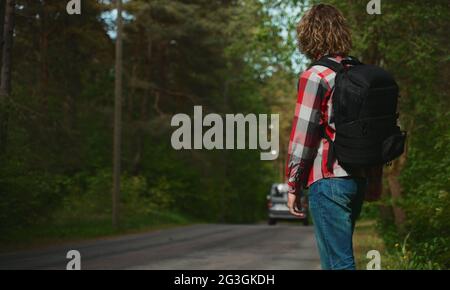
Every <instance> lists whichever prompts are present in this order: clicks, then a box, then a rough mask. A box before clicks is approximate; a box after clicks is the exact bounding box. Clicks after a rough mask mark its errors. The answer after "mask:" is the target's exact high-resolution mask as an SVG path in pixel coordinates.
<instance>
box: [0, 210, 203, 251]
mask: <svg viewBox="0 0 450 290" xmlns="http://www.w3.org/2000/svg"><path fill="white" fill-rule="evenodd" d="M197 222H199V221H195V220H193V219H191V218H188V217H185V216H182V215H180V214H178V213H173V212H168V211H158V212H150V213H146V214H141V215H136V214H135V215H130V216H124V217H122V218H121V219H120V220H119V226H118V228H114V227H113V226H112V222H111V217H110V216H109V215H100V216H97V217H89V219H87V218H85V219H63V220H55V221H53V222H51V223H47V224H43V225H35V226H31V227H26V228H25V227H24V228H19V229H14V230H11V231H9V232H7V233H5V234H2V235H0V252H7V251H13V250H23V249H28V248H35V247H42V246H47V245H56V244H63V243H67V242H76V241H82V240H89V239H98V238H106V237H112V236H116V235H123V234H133V233H139V232H145V231H152V230H159V229H167V228H171V227H176V226H183V225H189V224H192V223H197Z"/></svg>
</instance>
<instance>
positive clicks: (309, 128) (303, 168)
mask: <svg viewBox="0 0 450 290" xmlns="http://www.w3.org/2000/svg"><path fill="white" fill-rule="evenodd" d="M330 59H332V60H334V61H336V62H340V61H342V59H343V58H342V57H340V56H336V57H330ZM335 76H336V73H335V72H334V71H333V70H331V69H329V68H327V67H324V66H320V65H315V66H313V67H311V68H309V69H308V70H306V71H304V72H303V73H302V74H301V76H300V81H299V86H298V99H297V105H296V107H295V115H294V121H293V124H292V132H291V137H290V141H289V149H288V158H287V164H286V177H287V179H288V185H289V192H297V191H298V190H301V189H302V188H306V187H309V186H310V185H311V184H312V183H314V182H315V181H317V180H319V179H322V178H330V177H344V176H349V174H348V173H347V172H346V171H345V170H344V169H343V168H342V167H341V166H340V165H339V164H338V162H337V160H336V161H334V165H333V170H332V171H329V170H328V169H327V160H328V159H327V158H328V149H329V142H328V141H327V140H326V139H325V138H322V127H323V126H325V128H326V134H327V135H328V136H329V137H330V138H331V140H334V135H335V127H334V123H330V122H329V121H330V118H331V114H332V107H331V106H332V93H333V87H334V79H335Z"/></svg>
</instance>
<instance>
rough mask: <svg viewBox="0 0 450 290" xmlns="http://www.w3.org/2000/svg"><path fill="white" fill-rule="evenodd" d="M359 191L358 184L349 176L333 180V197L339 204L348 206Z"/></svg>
mask: <svg viewBox="0 0 450 290" xmlns="http://www.w3.org/2000/svg"><path fill="white" fill-rule="evenodd" d="M357 193H358V184H357V183H356V181H355V180H353V179H349V178H333V180H331V198H332V199H333V200H334V201H335V202H336V203H338V204H339V205H342V206H345V207H347V206H348V205H349V204H350V203H351V202H352V201H353V199H354V198H355V196H356V195H357Z"/></svg>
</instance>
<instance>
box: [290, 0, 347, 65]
mask: <svg viewBox="0 0 450 290" xmlns="http://www.w3.org/2000/svg"><path fill="white" fill-rule="evenodd" d="M297 39H298V46H299V48H300V51H301V52H302V53H303V54H305V55H306V56H307V57H308V58H310V59H317V58H319V57H321V56H323V55H327V54H332V55H342V56H346V55H348V53H349V52H350V50H351V48H352V37H351V32H350V28H349V26H348V24H347V21H346V19H345V18H344V15H342V13H341V11H339V10H338V9H337V8H336V7H334V6H331V5H328V4H318V5H314V6H313V7H312V8H311V9H310V10H308V11H307V12H306V13H305V15H304V16H303V17H302V19H301V20H300V22H299V23H298V25H297Z"/></svg>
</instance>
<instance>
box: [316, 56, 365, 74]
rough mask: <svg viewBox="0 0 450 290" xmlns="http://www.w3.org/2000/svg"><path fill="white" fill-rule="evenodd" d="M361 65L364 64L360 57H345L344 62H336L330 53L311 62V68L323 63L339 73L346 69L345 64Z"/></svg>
mask: <svg viewBox="0 0 450 290" xmlns="http://www.w3.org/2000/svg"><path fill="white" fill-rule="evenodd" d="M347 64H349V65H360V64H362V63H361V62H360V61H359V60H358V59H356V58H354V57H352V56H349V58H347V59H343V60H342V62H340V63H339V62H336V61H334V60H331V59H330V56H329V55H326V56H324V57H322V58H321V59H319V60H318V61H315V62H313V63H312V64H311V66H310V68H311V67H313V66H315V65H322V66H324V67H327V68H329V69H331V70H333V71H334V72H335V73H339V72H341V71H343V70H344V68H345V67H344V65H347Z"/></svg>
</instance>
